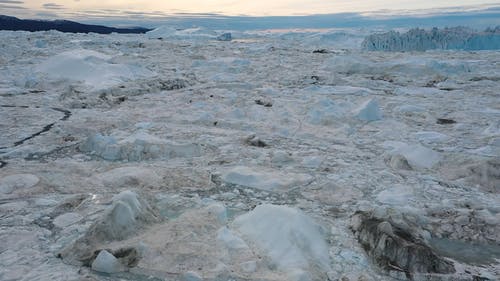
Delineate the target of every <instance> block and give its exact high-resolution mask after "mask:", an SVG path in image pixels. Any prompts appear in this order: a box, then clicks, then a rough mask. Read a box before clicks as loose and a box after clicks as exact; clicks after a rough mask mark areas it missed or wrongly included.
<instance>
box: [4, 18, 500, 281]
mask: <svg viewBox="0 0 500 281" xmlns="http://www.w3.org/2000/svg"><path fill="white" fill-rule="evenodd" d="M223 33H224V32H221V31H212V30H206V29H203V28H192V29H187V30H175V29H172V28H168V27H162V28H160V29H157V30H154V31H152V32H150V33H148V34H143V35H138V34H134V35H118V34H112V35H97V34H69V33H60V32H55V31H49V32H34V33H30V32H7V31H0V39H1V42H0V77H1V79H0V132H1V133H0V241H2V242H1V243H0V280H88V281H90V280H185V281H197V280H214V281H215V280H217V281H226V280H227V281H229V280H235V281H239V280H262V281H288V280H290V281H308V280H311V281H316V280H332V281H333V280H335V281H336V280H342V281H355V280H356V281H358V280H359V281H375V280H450V281H451V280H498V279H499V278H500V53H499V51H498V50H497V51H495V50H486V51H460V50H430V51H426V52H413V51H407V52H382V51H367V50H363V49H362V48H361V46H362V42H363V40H364V38H365V36H367V35H369V34H370V33H369V32H368V31H363V30H355V29H344V30H295V31H293V30H292V31H290V30H289V31H284V30H274V31H260V32H257V31H253V32H232V34H231V36H230V37H229V36H228V35H225V36H222V37H221V36H220V35H221V34H223ZM231 39H232V40H231Z"/></svg>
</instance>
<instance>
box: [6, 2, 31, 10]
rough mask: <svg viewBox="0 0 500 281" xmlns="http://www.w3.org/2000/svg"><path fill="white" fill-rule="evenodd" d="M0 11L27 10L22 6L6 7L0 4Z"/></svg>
mask: <svg viewBox="0 0 500 281" xmlns="http://www.w3.org/2000/svg"><path fill="white" fill-rule="evenodd" d="M0 9H19V10H26V8H25V7H22V6H15V5H4V4H2V3H0Z"/></svg>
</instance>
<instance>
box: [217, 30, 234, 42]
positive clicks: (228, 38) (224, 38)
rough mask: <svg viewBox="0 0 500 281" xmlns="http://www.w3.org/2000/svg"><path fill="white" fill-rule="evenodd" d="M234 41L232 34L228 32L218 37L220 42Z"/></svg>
mask: <svg viewBox="0 0 500 281" xmlns="http://www.w3.org/2000/svg"><path fill="white" fill-rule="evenodd" d="M232 39H233V37H232V35H231V33H229V32H227V33H223V34H221V35H219V36H217V40H218V41H231V40H232Z"/></svg>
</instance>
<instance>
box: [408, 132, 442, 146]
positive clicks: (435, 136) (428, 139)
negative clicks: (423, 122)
mask: <svg viewBox="0 0 500 281" xmlns="http://www.w3.org/2000/svg"><path fill="white" fill-rule="evenodd" d="M413 135H414V136H415V137H416V138H417V139H418V140H419V141H421V142H423V143H425V144H429V143H436V142H443V141H446V140H447V139H449V137H448V136H447V135H445V134H441V133H438V132H432V131H422V132H416V133H414V134H413Z"/></svg>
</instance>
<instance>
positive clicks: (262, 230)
mask: <svg viewBox="0 0 500 281" xmlns="http://www.w3.org/2000/svg"><path fill="white" fill-rule="evenodd" d="M233 227H234V228H235V229H236V230H237V231H238V232H240V233H241V234H242V236H243V238H244V239H246V240H247V241H249V242H251V243H253V244H254V245H256V246H257V247H258V248H259V249H261V250H262V251H264V252H265V253H266V255H268V256H269V258H270V259H271V261H272V262H273V263H275V264H276V266H277V268H278V269H280V270H283V271H285V272H287V274H288V276H289V278H290V279H289V280H319V279H318V277H320V276H321V275H322V274H323V275H324V273H325V272H327V271H328V270H329V269H330V256H329V246H328V244H327V243H326V240H325V234H324V230H323V229H322V228H321V226H320V225H318V224H317V223H316V222H315V221H314V220H313V219H312V218H310V217H309V216H307V215H306V214H305V213H303V212H302V211H300V210H298V209H295V208H291V207H287V206H277V205H269V204H264V205H260V206H257V207H256V208H255V209H254V210H253V211H251V212H249V213H246V214H243V215H241V216H239V217H237V218H236V219H235V220H234V222H233ZM313 276H314V277H315V278H313ZM323 279H324V278H323Z"/></svg>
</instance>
